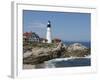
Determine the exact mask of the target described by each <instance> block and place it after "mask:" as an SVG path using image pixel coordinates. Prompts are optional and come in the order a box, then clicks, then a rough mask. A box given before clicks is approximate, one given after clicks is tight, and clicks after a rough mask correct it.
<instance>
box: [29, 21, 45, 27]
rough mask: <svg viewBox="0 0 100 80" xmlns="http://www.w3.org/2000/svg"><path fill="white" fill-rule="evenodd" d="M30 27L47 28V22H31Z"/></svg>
mask: <svg viewBox="0 0 100 80" xmlns="http://www.w3.org/2000/svg"><path fill="white" fill-rule="evenodd" d="M28 27H30V28H40V29H44V28H46V24H44V23H40V22H33V23H30V24H29V26H28Z"/></svg>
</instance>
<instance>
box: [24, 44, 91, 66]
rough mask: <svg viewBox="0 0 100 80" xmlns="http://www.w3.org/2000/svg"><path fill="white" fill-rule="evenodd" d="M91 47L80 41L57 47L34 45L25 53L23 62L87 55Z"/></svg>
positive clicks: (29, 62)
mask: <svg viewBox="0 0 100 80" xmlns="http://www.w3.org/2000/svg"><path fill="white" fill-rule="evenodd" d="M88 55H90V49H89V48H87V47H85V46H83V45H82V44H79V43H74V44H71V45H67V46H65V45H64V44H63V43H59V44H57V45H56V46H55V47H46V48H45V47H32V49H31V50H26V52H24V53H23V64H24V65H25V64H30V65H38V64H41V63H44V62H45V61H48V60H51V59H55V58H69V57H85V56H88Z"/></svg>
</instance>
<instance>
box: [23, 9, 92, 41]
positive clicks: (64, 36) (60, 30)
mask: <svg viewBox="0 0 100 80" xmlns="http://www.w3.org/2000/svg"><path fill="white" fill-rule="evenodd" d="M48 20H50V21H51V31H52V38H59V39H61V40H63V41H90V39H91V14H90V13H75V12H52V11H33V10H23V32H30V31H32V32H35V33H36V34H38V35H39V36H40V37H41V38H46V31H47V23H48Z"/></svg>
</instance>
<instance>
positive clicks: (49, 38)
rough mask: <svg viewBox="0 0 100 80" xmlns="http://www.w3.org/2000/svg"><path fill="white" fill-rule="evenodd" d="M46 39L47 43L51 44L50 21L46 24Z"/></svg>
mask: <svg viewBox="0 0 100 80" xmlns="http://www.w3.org/2000/svg"><path fill="white" fill-rule="evenodd" d="M46 39H47V43H51V42H52V39H51V22H50V21H48V24H47V34H46Z"/></svg>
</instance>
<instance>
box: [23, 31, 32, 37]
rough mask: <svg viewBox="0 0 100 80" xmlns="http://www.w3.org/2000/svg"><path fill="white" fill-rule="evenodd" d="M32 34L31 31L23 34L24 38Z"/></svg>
mask: <svg viewBox="0 0 100 80" xmlns="http://www.w3.org/2000/svg"><path fill="white" fill-rule="evenodd" d="M31 35H32V32H25V33H24V34H23V36H26V38H29V37H30V36H31Z"/></svg>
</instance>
